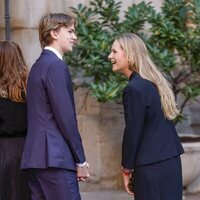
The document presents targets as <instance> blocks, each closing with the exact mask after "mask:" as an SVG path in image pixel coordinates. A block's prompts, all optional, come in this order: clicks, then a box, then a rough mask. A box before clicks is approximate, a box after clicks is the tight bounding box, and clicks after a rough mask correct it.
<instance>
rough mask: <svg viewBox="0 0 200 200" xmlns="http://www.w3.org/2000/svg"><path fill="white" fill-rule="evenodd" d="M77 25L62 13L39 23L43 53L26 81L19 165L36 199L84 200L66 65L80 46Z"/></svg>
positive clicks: (85, 169) (80, 154)
mask: <svg viewBox="0 0 200 200" xmlns="http://www.w3.org/2000/svg"><path fill="white" fill-rule="evenodd" d="M75 24H76V21H75V19H74V18H73V17H71V16H69V15H67V14H64V13H50V14H47V15H44V16H43V17H42V18H41V20H40V23H39V38H40V44H41V47H42V53H41V55H40V57H39V58H38V59H37V60H36V62H35V63H34V64H33V66H32V68H31V71H30V74H29V77H28V84H27V105H28V133H27V137H26V142H25V148H24V153H23V157H22V162H21V168H22V169H26V170H27V173H28V177H29V178H28V182H29V187H30V190H31V198H32V200H80V199H81V196H80V192H79V185H78V181H85V180H86V179H87V178H88V176H89V173H88V165H87V163H86V158H85V153H84V149H83V145H82V140H81V137H80V134H79V130H78V126H77V119H76V112H75V103H74V95H73V88H72V82H71V77H70V73H69V70H68V67H67V65H66V64H65V62H64V61H63V55H64V53H68V52H70V51H72V50H73V46H74V45H75V44H76V42H77V36H76V33H75Z"/></svg>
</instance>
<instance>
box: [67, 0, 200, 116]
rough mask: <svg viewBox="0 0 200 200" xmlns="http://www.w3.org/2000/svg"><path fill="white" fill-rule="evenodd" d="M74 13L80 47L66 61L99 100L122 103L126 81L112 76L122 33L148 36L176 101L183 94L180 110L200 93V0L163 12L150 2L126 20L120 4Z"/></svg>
mask: <svg viewBox="0 0 200 200" xmlns="http://www.w3.org/2000/svg"><path fill="white" fill-rule="evenodd" d="M71 9H72V11H73V12H74V13H75V14H76V16H77V21H78V26H77V33H78V37H79V39H80V43H79V44H78V45H77V47H76V48H75V50H74V51H73V54H70V55H66V57H65V58H66V60H67V63H68V64H69V65H70V67H71V70H72V71H74V72H75V73H74V74H75V76H79V77H80V76H81V77H82V80H83V83H84V84H86V85H87V86H89V87H90V88H91V90H92V94H93V96H95V97H96V98H97V99H98V100H99V101H102V102H105V101H110V100H117V99H119V97H120V96H121V92H122V89H123V87H124V85H125V84H126V82H127V80H125V79H124V78H123V77H122V76H120V75H119V74H114V73H113V72H112V70H111V64H110V63H109V62H108V60H107V57H108V55H109V52H110V47H111V44H112V42H113V40H114V39H115V37H116V35H118V34H119V33H121V32H133V33H136V34H138V35H140V36H141V37H142V38H143V40H144V41H145V43H146V44H147V47H148V49H149V51H150V54H151V57H152V58H153V60H154V62H155V63H156V65H157V66H158V67H159V68H160V69H161V71H162V72H163V73H164V74H165V75H166V77H167V78H168V80H169V82H170V83H171V84H172V88H173V91H174V93H175V97H176V98H177V96H178V95H182V102H181V103H180V110H181V112H182V111H183V108H184V107H185V105H186V104H187V102H188V101H189V100H190V99H196V97H197V96H198V95H200V56H199V55H200V53H199V52H200V0H165V1H164V3H163V5H162V7H161V11H160V12H157V11H156V10H155V9H154V7H153V6H151V4H150V3H145V2H141V3H139V4H132V5H131V6H130V7H129V8H128V9H127V10H126V11H125V13H124V17H121V18H120V17H119V16H120V9H121V2H115V1H114V0H96V1H95V0H91V1H90V5H89V6H83V5H82V4H79V5H78V7H77V8H71ZM80 72H81V73H80ZM84 77H90V78H89V79H85V78H84ZM85 80H86V81H85ZM88 80H89V81H88Z"/></svg>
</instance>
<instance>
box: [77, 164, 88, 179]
mask: <svg viewBox="0 0 200 200" xmlns="http://www.w3.org/2000/svg"><path fill="white" fill-rule="evenodd" d="M89 176H90V174H89V164H88V163H86V164H85V165H84V166H81V167H78V166H77V179H78V181H81V182H85V181H86V180H87V179H88V178H89Z"/></svg>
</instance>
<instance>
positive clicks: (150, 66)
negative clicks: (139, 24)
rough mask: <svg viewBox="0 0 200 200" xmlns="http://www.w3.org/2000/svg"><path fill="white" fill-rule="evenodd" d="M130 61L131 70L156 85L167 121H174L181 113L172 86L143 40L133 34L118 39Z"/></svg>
mask: <svg viewBox="0 0 200 200" xmlns="http://www.w3.org/2000/svg"><path fill="white" fill-rule="evenodd" d="M116 40H117V41H118V43H119V44H120V46H121V48H122V49H123V50H124V52H125V55H126V57H127V59H128V61H129V68H130V70H131V71H135V72H137V73H139V74H140V76H141V77H142V78H144V79H147V80H149V81H151V82H152V83H154V84H155V85H156V87H157V89H158V92H159V95H160V97H161V105H162V109H163V112H164V115H165V117H166V118H167V119H170V120H173V119H175V118H176V116H178V115H179V114H180V113H179V111H178V109H177V106H176V102H175V97H174V93H173V91H172V89H171V87H170V84H169V83H168V81H167V80H166V79H165V77H164V76H163V75H162V73H161V72H160V71H159V69H158V68H157V67H156V65H155V64H154V63H153V61H152V60H151V58H150V56H149V55H148V50H147V48H146V45H145V44H144V42H143V41H142V39H141V38H140V37H139V36H137V35H135V34H133V33H123V34H121V35H120V36H119V37H118V38H117V39H116Z"/></svg>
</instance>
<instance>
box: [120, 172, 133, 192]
mask: <svg viewBox="0 0 200 200" xmlns="http://www.w3.org/2000/svg"><path fill="white" fill-rule="evenodd" d="M131 176H132V173H131V170H130V169H125V168H122V177H123V181H124V187H125V190H126V192H127V193H128V194H130V195H133V194H134V193H133V192H132V191H131V190H130V178H132V179H133V177H131Z"/></svg>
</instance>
